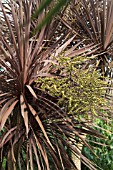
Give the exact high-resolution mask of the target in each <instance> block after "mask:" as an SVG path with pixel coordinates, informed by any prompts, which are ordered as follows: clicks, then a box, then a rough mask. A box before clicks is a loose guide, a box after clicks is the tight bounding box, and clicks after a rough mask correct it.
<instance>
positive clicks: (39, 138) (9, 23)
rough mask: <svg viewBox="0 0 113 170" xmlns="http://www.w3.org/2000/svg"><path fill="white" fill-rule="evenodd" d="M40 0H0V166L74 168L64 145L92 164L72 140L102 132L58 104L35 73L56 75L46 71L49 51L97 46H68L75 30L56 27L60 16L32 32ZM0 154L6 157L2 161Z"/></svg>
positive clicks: (70, 51)
mask: <svg viewBox="0 0 113 170" xmlns="http://www.w3.org/2000/svg"><path fill="white" fill-rule="evenodd" d="M41 2H42V1H39V0H30V1H22V0H16V1H14V0H8V1H5V2H4V1H0V8H1V10H0V25H1V29H0V65H1V67H2V68H3V70H1V74H0V132H1V133H0V169H2V167H4V166H5V167H4V169H8V168H9V169H31V170H33V169H35V168H36V169H39V170H50V168H51V166H52V168H51V169H56V170H59V169H60V170H64V169H70V167H72V168H74V169H76V165H75V164H74V163H73V161H72V160H71V158H70V157H69V155H68V153H67V152H66V148H68V149H69V151H70V152H73V153H74V154H75V155H77V156H80V157H81V160H82V161H83V162H84V163H85V164H87V166H88V167H90V169H95V167H94V166H92V163H91V162H90V161H89V160H88V159H87V158H85V157H84V156H83V155H82V154H81V153H80V152H79V151H78V150H77V146H76V142H75V143H74V144H73V145H72V141H73V136H77V137H78V138H79V139H80V140H79V141H80V142H81V143H84V144H86V145H87V143H86V142H85V140H84V139H83V138H82V137H81V133H86V134H92V135H94V134H95V135H97V136H98V137H100V135H99V134H98V133H96V132H95V131H93V129H91V128H90V127H89V126H86V125H85V122H82V123H81V122H78V120H76V118H75V117H73V118H72V116H71V115H70V114H67V112H65V110H63V109H62V108H61V107H59V106H60V105H58V104H57V99H56V98H55V95H53V94H52V93H51V94H52V95H51V94H50V93H48V92H47V91H46V90H45V91H43V90H42V89H41V88H37V87H36V86H34V85H35V82H34V81H35V80H37V77H39V76H41V77H43V76H54V75H52V73H51V74H48V73H49V68H51V60H52V59H51V58H52V57H51V55H52V54H55V56H56V57H57V56H58V54H60V53H61V52H62V51H63V50H66V51H65V55H67V56H68V55H71V56H72V57H74V56H75V54H78V55H80V54H82V53H84V54H85V53H86V52H87V53H88V52H89V50H91V49H93V50H94V48H95V47H94V45H92V44H91V45H88V46H87V48H86V47H85V48H83V49H78V50H77V49H76V48H77V47H78V44H80V42H79V43H77V44H76V45H74V46H73V47H72V46H70V43H71V42H72V41H73V39H74V38H75V36H72V37H70V36H71V35H72V34H71V33H69V30H68V29H66V28H63V29H61V28H60V27H59V28H58V27H57V25H59V23H58V20H57V21H56V20H53V21H52V22H51V23H50V24H47V25H45V26H44V27H43V28H42V29H41V30H40V31H38V32H36V34H35V35H33V36H32V33H33V31H34V30H35V29H36V28H37V24H39V23H40V21H41V20H42V18H44V16H45V14H46V13H47V10H48V9H44V10H43V11H41V14H40V15H38V17H37V18H35V19H34V20H33V21H32V20H31V18H32V15H33V13H34V11H35V10H36V9H37V8H39V5H40V3H41ZM57 28H58V29H57ZM59 30H60V31H59ZM61 30H63V35H61ZM56 32H57V33H58V34H57V33H56ZM59 32H60V33H59ZM53 34H54V35H53ZM57 37H58V38H59V39H58V40H57ZM67 47H68V48H67ZM95 50H97V49H95ZM37 72H38V73H37ZM78 125H80V126H79V128H77V127H78ZM88 147H89V148H90V146H88ZM90 149H91V148H90ZM3 160H7V161H6V164H3V165H2V161H3Z"/></svg>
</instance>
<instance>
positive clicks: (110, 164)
mask: <svg viewBox="0 0 113 170" xmlns="http://www.w3.org/2000/svg"><path fill="white" fill-rule="evenodd" d="M95 123H96V124H97V125H98V126H99V127H100V128H98V127H97V128H95V129H96V130H98V131H99V132H100V133H101V134H103V135H104V136H105V137H106V138H105V139H99V138H94V137H91V136H87V140H89V141H90V142H89V144H90V145H91V146H92V147H93V148H94V152H95V154H96V155H97V157H96V156H95V155H94V154H92V152H91V151H90V150H89V149H88V148H87V147H83V153H84V155H86V157H87V158H89V159H90V160H92V161H93V162H95V163H96V164H97V165H98V166H99V167H100V168H101V169H102V170H112V169H113V122H111V123H109V124H108V123H107V122H105V121H103V120H101V119H96V121H95ZM97 143H100V145H98V144H97ZM82 168H83V170H88V168H87V167H82Z"/></svg>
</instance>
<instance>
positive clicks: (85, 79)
mask: <svg viewBox="0 0 113 170" xmlns="http://www.w3.org/2000/svg"><path fill="white" fill-rule="evenodd" d="M86 60H87V58H84V57H75V58H71V57H64V56H60V57H59V59H57V64H56V65H55V64H54V65H53V67H52V68H51V70H50V71H52V69H53V68H56V72H57V73H58V71H59V75H57V76H54V77H52V78H44V77H43V78H38V80H37V83H39V82H40V83H41V88H42V89H43V90H46V91H48V92H49V94H51V95H53V96H55V97H57V98H58V104H59V106H61V107H62V108H63V110H65V111H66V112H68V113H69V114H75V115H76V116H77V115H84V116H85V117H86V118H90V117H91V115H96V116H97V111H98V109H99V108H100V107H102V106H103V105H105V99H104V98H103V95H104V88H105V86H106V82H104V81H103V80H101V78H102V77H101V76H100V74H99V72H98V71H96V70H94V69H93V68H88V69H85V70H83V69H81V64H82V63H84V62H85V61H86Z"/></svg>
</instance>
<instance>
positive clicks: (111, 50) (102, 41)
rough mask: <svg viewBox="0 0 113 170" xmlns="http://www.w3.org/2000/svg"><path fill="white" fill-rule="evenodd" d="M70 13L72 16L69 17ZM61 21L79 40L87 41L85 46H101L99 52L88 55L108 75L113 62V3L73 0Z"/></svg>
mask: <svg viewBox="0 0 113 170" xmlns="http://www.w3.org/2000/svg"><path fill="white" fill-rule="evenodd" d="M69 11H70V15H67V14H68V13H69ZM61 20H62V22H63V23H64V24H65V25H66V26H67V27H68V28H70V29H71V30H72V31H73V32H75V33H76V34H77V35H78V39H79V40H83V39H85V41H84V43H83V45H84V46H85V45H87V44H91V43H94V44H99V46H98V51H96V52H94V51H93V50H91V51H89V54H88V55H89V56H91V55H93V57H94V58H95V61H94V62H92V63H93V64H95V66H96V67H97V68H99V69H101V73H102V74H103V75H105V76H106V75H108V73H109V72H110V71H111V68H110V67H111V64H110V62H111V61H112V60H113V59H112V57H113V55H112V54H113V1H112V0H80V1H74V0H73V1H72V3H71V4H70V6H68V7H67V13H65V15H64V16H63V17H62V18H61ZM67 21H68V22H67ZM97 61H98V62H97ZM106 70H107V71H106Z"/></svg>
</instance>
